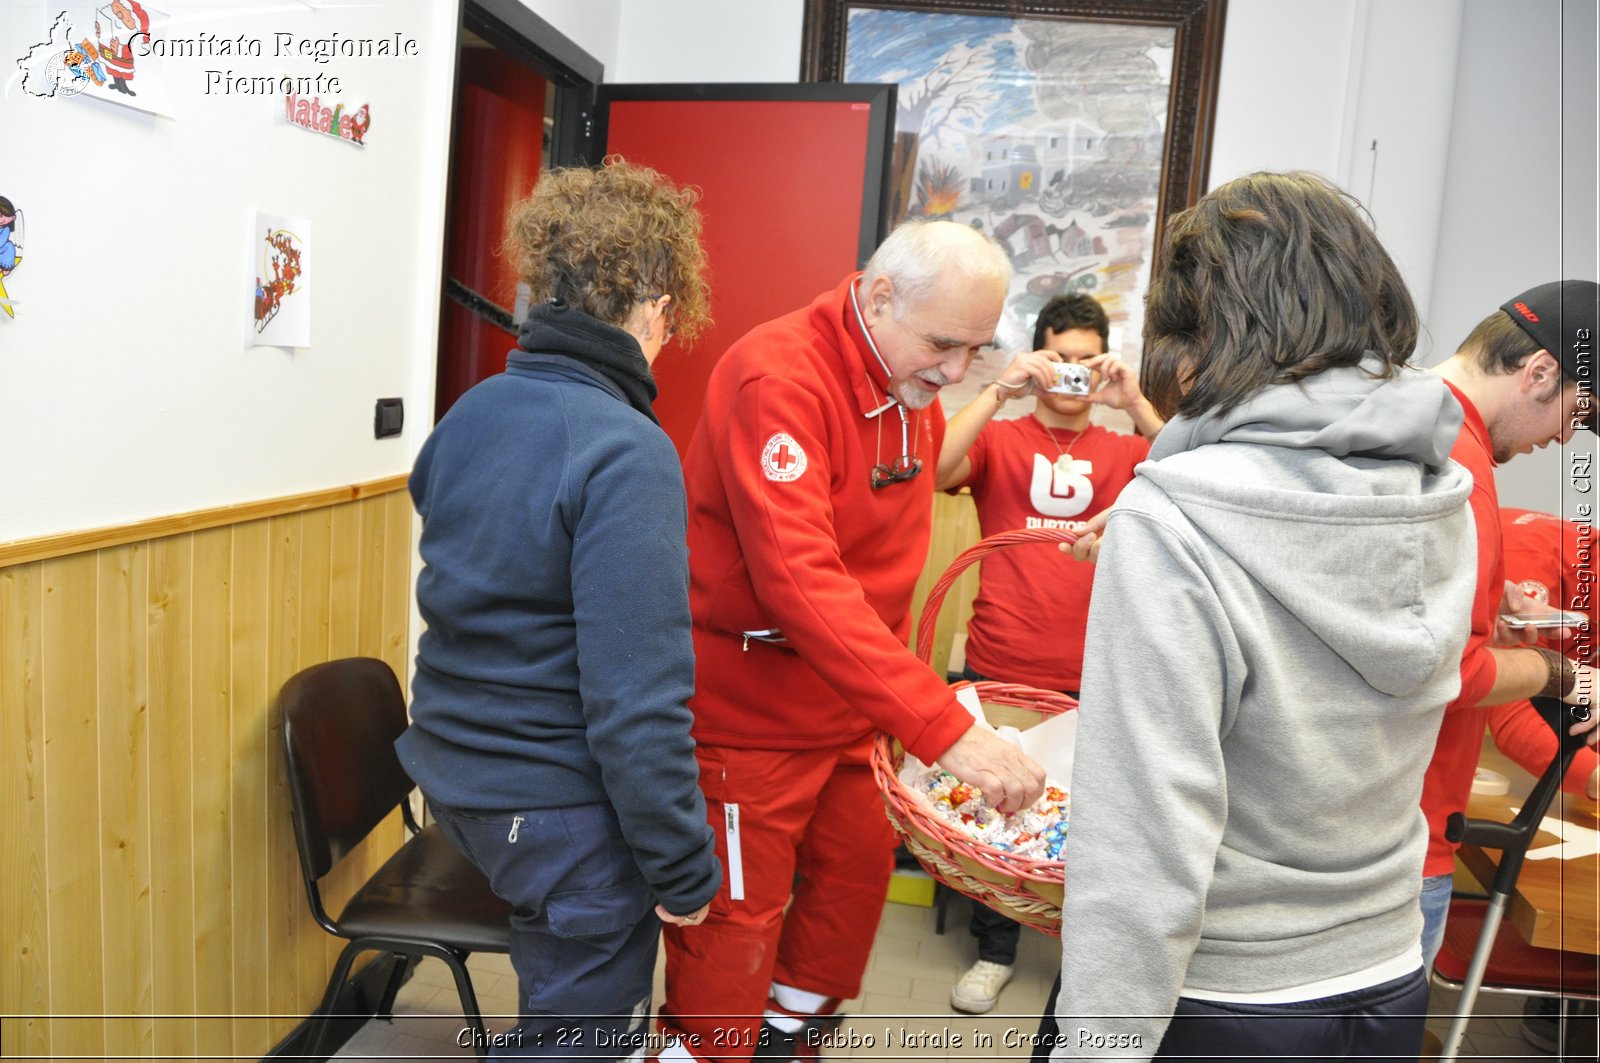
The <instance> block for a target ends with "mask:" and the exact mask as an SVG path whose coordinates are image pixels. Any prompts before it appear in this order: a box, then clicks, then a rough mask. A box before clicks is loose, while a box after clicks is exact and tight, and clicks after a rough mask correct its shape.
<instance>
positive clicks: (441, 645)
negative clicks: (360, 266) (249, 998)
mask: <svg viewBox="0 0 1600 1063" xmlns="http://www.w3.org/2000/svg"><path fill="white" fill-rule="evenodd" d="M597 345H598V347H597ZM522 346H523V347H524V348H533V349H537V350H539V351H540V352H541V353H529V351H528V350H518V351H513V352H512V354H511V356H510V358H509V359H508V364H507V368H506V372H505V373H504V374H502V375H499V376H496V377H492V378H490V379H489V380H487V381H485V382H484V383H482V384H479V385H478V386H477V387H475V388H473V389H472V390H471V391H469V392H468V393H467V394H466V395H464V396H463V397H462V398H461V400H460V401H459V402H457V403H456V405H455V406H454V407H453V408H452V409H451V410H450V412H449V414H448V415H446V416H445V418H444V419H443V420H442V421H440V423H439V425H438V427H437V428H436V429H435V430H434V432H433V434H432V435H431V436H430V437H429V439H428V441H427V442H426V443H425V444H424V445H423V448H422V452H421V454H420V455H419V456H418V458H417V464H416V468H415V469H414V470H413V472H412V475H411V494H412V498H413V499H414V500H415V502H416V507H417V512H418V513H420V514H421V516H422V521H423V525H422V543H421V552H422V560H423V564H424V568H423V570H422V573H421V575H420V576H419V577H418V579H417V604H418V607H419V608H420V610H421V612H422V616H423V619H424V620H425V621H426V622H427V630H426V631H425V632H424V633H423V635H422V637H421V641H420V643H419V646H418V652H417V673H416V678H415V681H414V683H413V704H412V726H411V727H410V729H408V730H407V731H406V733H405V734H404V735H403V736H402V737H401V738H400V740H399V742H398V743H396V745H397V748H398V750H399V752H400V757H401V761H402V763H403V764H404V765H405V767H406V770H407V771H408V772H410V773H411V776H412V778H414V779H415V780H416V781H417V783H418V785H420V786H421V787H422V790H423V792H424V793H426V794H427V795H428V797H429V799H430V800H434V801H438V802H441V803H443V804H445V805H447V806H450V807H453V808H458V809H468V810H481V811H500V812H511V811H518V810H523V809H538V808H552V807H558V806H566V805H577V804H585V803H591V802H600V801H609V802H610V803H611V805H612V806H613V807H614V808H615V810H616V812H617V817H618V819H619V820H620V822H621V825H622V833H623V836H624V837H625V838H626V840H627V843H628V845H629V846H630V847H631V849H632V850H633V854H634V859H635V862H636V863H637V864H638V867H639V870H640V873H641V874H643V876H644V877H645V880H646V881H647V882H649V883H650V885H651V887H652V889H653V890H654V892H655V894H656V896H657V898H658V900H660V902H661V903H662V904H663V905H664V906H665V907H666V908H667V910H668V911H671V912H676V913H685V912H691V911H694V910H696V909H697V908H699V907H700V906H702V905H703V904H705V903H706V902H707V901H709V900H710V899H711V897H712V896H713V895H714V894H715V893H716V890H717V887H718V885H719V884H720V882H721V875H722V872H721V868H720V866H719V864H718V862H717V859H716V857H715V855H713V852H712V841H711V829H710V827H709V826H708V825H707V823H706V812H705V803H704V799H703V797H702V796H701V793H700V788H699V775H698V770H697V768H696V764H695V759H694V755H693V750H694V742H693V740H692V739H691V738H690V737H689V725H690V714H689V709H688V707H687V701H688V698H689V695H690V694H691V693H692V692H693V690H694V657H693V650H692V644H691V641H690V634H689V599H688V582H689V581H688V552H687V548H686V546H685V532H684V526H685V511H684V495H683V477H682V473H681V471H680V468H679V465H678V459H677V454H676V452H675V451H674V449H673V446H672V443H671V442H670V441H669V440H668V438H667V436H666V434H665V433H663V432H662V431H661V428H660V427H659V426H658V425H657V424H656V423H655V422H654V420H653V418H652V417H651V416H648V415H647V411H648V398H643V399H641V398H640V397H639V396H638V392H637V388H635V390H634V398H633V402H634V403H635V404H641V405H643V407H644V412H642V411H641V409H639V408H636V406H635V405H634V404H630V400H629V398H627V397H625V395H624V391H623V390H622V389H621V388H619V387H618V386H617V384H615V383H613V381H612V377H613V376H614V375H615V374H611V373H607V372H604V371H602V370H600V369H597V368H596V367H595V366H596V363H595V362H594V360H593V359H592V358H590V357H587V356H588V355H589V354H593V353H595V352H596V351H597V350H599V351H600V352H601V353H603V354H604V355H605V358H606V359H608V360H611V361H613V362H615V361H616V360H617V359H619V358H621V359H623V361H624V364H625V365H626V366H627V367H628V368H629V369H636V370H642V371H643V372H644V378H645V379H646V380H648V370H647V368H645V366H644V357H643V355H642V354H641V353H640V352H639V348H638V345H637V343H636V342H635V341H634V340H633V338H632V337H631V336H628V334H627V333H625V332H622V331H621V330H620V329H616V328H612V327H611V326H609V325H605V324H603V323H601V322H598V321H596V320H594V319H593V318H590V317H587V316H585V315H583V314H581V313H578V312H577V311H573V310H564V309H553V308H549V307H541V308H539V309H538V310H536V311H535V312H534V318H533V319H532V320H531V321H530V324H529V326H528V327H526V328H525V329H524V332H523V337H522ZM630 346H631V359H637V365H636V366H633V365H631V364H629V360H630V351H629V349H628V348H629V347H630ZM562 352H567V353H562ZM635 383H637V382H636V381H635ZM653 390H654V389H653V388H651V389H650V391H651V393H653Z"/></svg>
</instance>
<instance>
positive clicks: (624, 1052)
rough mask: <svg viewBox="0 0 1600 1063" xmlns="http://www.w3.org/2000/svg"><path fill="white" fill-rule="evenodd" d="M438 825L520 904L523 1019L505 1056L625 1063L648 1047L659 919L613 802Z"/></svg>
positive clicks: (515, 951)
mask: <svg viewBox="0 0 1600 1063" xmlns="http://www.w3.org/2000/svg"><path fill="white" fill-rule="evenodd" d="M430 807H431V808H432V810H433V815H434V818H435V819H437V820H438V822H439V827H440V829H441V830H443V831H444V832H445V834H446V835H447V836H448V837H449V838H450V840H451V841H453V842H454V843H455V844H456V845H457V846H458V847H459V848H460V849H461V851H462V852H463V853H465V854H466V856H467V858H468V859H470V860H471V861H472V862H473V863H475V864H477V865H478V867H479V868H480V869H482V871H483V873H484V874H485V875H486V876H488V879H489V884H490V886H491V887H492V888H493V889H494V891H495V893H497V894H499V895H500V896H501V897H503V898H505V899H506V900H507V901H509V902H510V903H511V904H512V906H513V911H512V914H511V964H512V966H513V967H514V968H516V972H517V989H518V995H519V998H520V1000H521V1015H520V1019H519V1022H518V1023H517V1025H516V1026H515V1027H514V1028H513V1029H512V1030H511V1031H509V1032H508V1033H507V1034H505V1035H503V1036H502V1037H500V1038H496V1043H495V1044H494V1046H493V1048H492V1050H491V1053H490V1055H491V1057H492V1058H496V1059H538V1060H557V1059H589V1060H593V1059H625V1058H627V1057H628V1056H630V1055H633V1054H634V1052H635V1051H636V1050H637V1049H638V1048H639V1047H640V1046H641V1045H643V1044H644V1043H645V1042H644V1037H645V1035H646V1033H647V1032H648V1023H649V1017H650V1010H651V1008H650V982H651V979H652V977H653V975H654V972H655V963H656V946H657V942H658V940H659V938H660V932H661V921H660V920H659V919H657V918H656V915H655V910H654V909H655V897H654V895H653V894H652V893H651V891H650V889H649V887H648V886H647V885H646V884H645V881H644V878H643V876H641V875H640V874H639V870H638V868H637V867H636V866H635V864H634V862H633V854H632V852H631V851H630V850H629V848H628V846H627V844H626V843H625V842H624V841H623V838H622V831H621V828H620V827H619V826H618V824H617V817H616V813H615V812H613V811H612V809H611V806H610V805H607V804H594V805H579V806H576V807H573V808H542V809H531V810H529V811H526V812H520V813H511V812H495V813H485V812H468V811H464V810H461V809H451V808H444V807H442V806H440V805H438V804H430Z"/></svg>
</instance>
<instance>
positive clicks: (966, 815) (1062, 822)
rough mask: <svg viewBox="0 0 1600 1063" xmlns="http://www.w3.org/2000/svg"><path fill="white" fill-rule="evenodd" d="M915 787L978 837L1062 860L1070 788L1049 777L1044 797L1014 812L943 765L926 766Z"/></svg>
mask: <svg viewBox="0 0 1600 1063" xmlns="http://www.w3.org/2000/svg"><path fill="white" fill-rule="evenodd" d="M914 789H915V790H916V792H917V793H919V794H921V795H922V796H923V797H925V798H927V800H928V803H929V805H931V806H932V808H933V810H934V813H935V814H936V815H937V816H938V817H939V818H940V819H942V820H943V821H944V822H946V823H948V824H950V825H951V826H952V827H954V828H955V829H956V830H959V831H960V832H961V833H962V834H965V835H966V836H967V837H970V838H972V839H973V840H975V841H978V842H982V843H983V844H984V845H987V846H989V847H990V848H992V849H997V850H999V851H1000V852H1003V853H1015V854H1016V855H1018V856H1026V857H1029V858H1031V859H1034V860H1060V859H1061V853H1062V850H1063V849H1064V847H1065V845H1066V834H1067V819H1068V813H1069V811H1070V809H1071V801H1070V799H1069V797H1068V795H1067V791H1066V788H1065V787H1062V786H1059V785H1056V784H1053V783H1049V782H1048V781H1047V783H1046V786H1045V791H1044V794H1043V795H1041V796H1040V798H1039V800H1037V801H1035V802H1034V803H1033V804H1032V805H1030V806H1029V807H1028V808H1024V809H1020V810H1018V811H1016V812H1013V813H1011V814H1010V815H1006V814H1005V813H1002V812H1001V811H1000V810H999V809H997V808H995V807H994V806H993V805H991V804H990V803H989V802H988V801H986V800H985V799H984V796H983V791H981V790H979V789H978V788H977V787H975V786H969V785H967V784H966V783H963V782H961V781H960V780H958V779H957V778H956V777H955V776H954V775H951V774H950V773H949V772H947V771H944V770H943V769H940V768H927V769H925V770H924V771H923V772H922V774H921V775H920V776H919V777H918V779H917V782H916V785H915V787H914Z"/></svg>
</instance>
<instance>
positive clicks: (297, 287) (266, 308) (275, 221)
mask: <svg viewBox="0 0 1600 1063" xmlns="http://www.w3.org/2000/svg"><path fill="white" fill-rule="evenodd" d="M253 232H254V234H255V235H254V238H253V243H252V248H253V250H252V259H253V261H254V262H255V279H256V285H255V298H254V305H255V310H254V321H253V324H252V329H253V331H254V332H255V345H256V346H257V347H309V346H311V223H310V222H309V221H307V220H305V219H304V218H290V217H285V216H284V215H281V214H267V213H265V212H263V211H257V212H256V215H255V227H254V230H253Z"/></svg>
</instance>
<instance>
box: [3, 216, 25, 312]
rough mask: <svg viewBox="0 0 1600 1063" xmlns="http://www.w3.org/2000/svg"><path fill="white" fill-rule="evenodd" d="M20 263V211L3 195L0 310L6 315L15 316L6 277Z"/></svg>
mask: <svg viewBox="0 0 1600 1063" xmlns="http://www.w3.org/2000/svg"><path fill="white" fill-rule="evenodd" d="M21 264H22V211H20V210H18V209H17V208H16V206H15V205H14V204H13V203H12V202H11V200H9V199H7V198H6V197H5V196H0V310H4V311H5V314H6V317H8V318H13V317H16V316H17V310H16V302H15V301H14V300H13V299H12V298H11V295H10V293H9V292H7V291H6V278H7V277H9V276H10V275H11V274H12V273H13V272H14V271H15V270H16V268H17V267H18V266H20V265H21Z"/></svg>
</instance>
